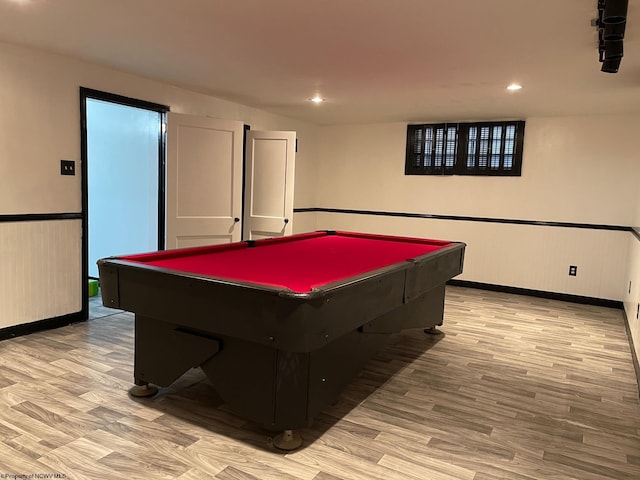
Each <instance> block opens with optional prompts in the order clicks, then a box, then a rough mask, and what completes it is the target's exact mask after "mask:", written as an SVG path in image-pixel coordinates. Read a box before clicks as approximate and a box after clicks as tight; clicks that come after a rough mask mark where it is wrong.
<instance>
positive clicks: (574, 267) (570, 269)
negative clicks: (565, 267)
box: [569, 265, 578, 277]
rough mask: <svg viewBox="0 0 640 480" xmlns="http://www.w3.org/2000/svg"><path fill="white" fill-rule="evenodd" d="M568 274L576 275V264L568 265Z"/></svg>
mask: <svg viewBox="0 0 640 480" xmlns="http://www.w3.org/2000/svg"><path fill="white" fill-rule="evenodd" d="M569 275H570V276H571V277H575V276H576V275H578V266H577V265H569Z"/></svg>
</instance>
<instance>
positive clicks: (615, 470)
mask: <svg viewBox="0 0 640 480" xmlns="http://www.w3.org/2000/svg"><path fill="white" fill-rule="evenodd" d="M92 312H93V317H94V318H93V319H92V320H90V321H89V322H85V323H81V324H75V325H71V326H68V327H64V328H60V329H57V330H53V331H48V332H42V333H37V334H32V335H29V336H25V337H20V338H15V339H11V340H5V341H2V342H0V474H14V475H15V474H17V475H30V474H59V477H58V478H64V477H66V478H70V479H109V478H129V479H155V478H158V479H181V480H187V479H188V480H195V479H198V480H203V479H217V480H237V479H274V480H275V479H277V480H287V479H305V480H336V479H345V480H346V479H349V480H360V479H361V480H370V479H385V480H392V479H402V480H407V479H420V480H426V479H433V480H453V479H458V480H495V479H520V480H531V479H535V480H538V479H553V480H557V479H580V480H589V479H616V480H622V479H635V480H637V479H639V478H640V403H639V401H638V385H637V384H636V377H635V374H634V371H633V364H632V357H631V352H630V350H629V343H628V340H627V338H626V332H625V328H624V323H623V317H622V312H621V311H618V310H613V309H607V308H601V307H593V306H584V305H575V304H570V303H564V302H559V301H552V300H544V299H536V298H529V297H524V296H517V295H510V294H502V293H495V292H486V291H481V290H473V289H466V288H461V287H449V288H448V290H447V297H446V311H445V325H444V326H443V328H442V331H443V332H444V334H443V335H440V336H430V335H425V334H424V333H422V332H421V331H420V330H412V331H408V332H405V333H403V334H401V335H398V336H396V337H394V338H393V339H392V341H391V342H390V344H389V346H388V347H387V348H385V349H384V350H383V351H381V352H380V353H379V354H378V355H377V356H376V357H375V358H374V359H373V360H372V361H371V362H370V363H369V364H368V366H367V367H366V368H365V370H364V371H363V372H362V373H361V375H359V376H358V377H357V378H356V379H355V380H354V381H353V382H352V383H351V385H350V386H349V387H348V388H347V389H346V390H345V391H344V393H343V394H342V396H341V397H340V400H339V401H338V402H337V403H336V404H335V405H334V406H332V407H331V408H329V409H327V410H326V411H325V412H324V413H322V414H321V415H320V416H319V417H318V418H317V420H316V422H315V423H314V425H313V427H312V428H309V429H306V430H302V431H301V433H302V436H303V438H304V440H305V445H304V447H303V448H302V449H300V450H298V451H296V452H292V453H288V454H285V453H280V452H277V451H276V450H274V449H273V448H272V447H271V446H270V445H269V442H268V435H269V432H266V431H264V430H263V429H262V428H260V427H259V426H256V425H254V424H251V423H249V422H246V421H245V420H243V419H241V418H238V417H236V416H234V415H232V414H231V413H229V412H228V410H227V409H226V408H225V406H224V405H223V404H222V403H221V401H220V399H219V398H218V397H217V396H216V393H215V390H214V388H213V386H212V385H211V384H210V383H209V381H208V380H207V379H206V378H205V377H204V375H203V374H202V373H201V372H200V371H199V370H193V371H191V372H189V373H188V374H187V375H185V376H184V377H182V378H181V379H180V380H179V381H178V382H176V384H174V385H172V386H171V387H170V388H168V389H162V390H161V392H160V394H159V395H158V396H156V397H154V398H152V399H143V400H133V399H131V398H130V397H129V396H128V395H127V389H128V388H129V387H130V386H131V381H132V370H133V365H132V364H133V351H132V345H133V316H132V315H131V314H129V313H124V312H115V311H113V310H110V309H104V308H103V307H100V306H95V308H93V309H92ZM114 312H115V313H114ZM41 478H44V477H41Z"/></svg>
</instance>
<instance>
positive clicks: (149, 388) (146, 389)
mask: <svg viewBox="0 0 640 480" xmlns="http://www.w3.org/2000/svg"><path fill="white" fill-rule="evenodd" d="M156 393H158V387H156V386H155V385H150V384H149V383H148V382H143V381H139V380H136V384H135V385H134V386H133V387H131V388H130V389H129V394H130V395H131V396H132V397H152V396H154V395H155V394H156Z"/></svg>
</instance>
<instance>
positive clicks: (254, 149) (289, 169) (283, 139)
mask: <svg viewBox="0 0 640 480" xmlns="http://www.w3.org/2000/svg"><path fill="white" fill-rule="evenodd" d="M245 148H246V157H247V158H246V162H247V163H246V169H245V215H244V229H243V231H244V233H243V236H244V239H245V240H256V239H260V238H270V237H281V236H283V235H291V233H292V232H293V224H292V220H293V183H294V182H293V181H294V174H295V172H294V168H295V150H296V132H260V131H252V130H249V131H248V132H247V140H246V147H245Z"/></svg>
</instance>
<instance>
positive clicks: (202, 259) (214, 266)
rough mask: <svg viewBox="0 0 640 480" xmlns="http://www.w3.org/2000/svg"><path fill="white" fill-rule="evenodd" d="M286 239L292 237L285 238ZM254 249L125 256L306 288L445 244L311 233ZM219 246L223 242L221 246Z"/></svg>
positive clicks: (158, 264) (187, 269) (192, 270)
mask: <svg viewBox="0 0 640 480" xmlns="http://www.w3.org/2000/svg"><path fill="white" fill-rule="evenodd" d="M289 238H295V236H294V237H289ZM258 245H259V246H257V247H253V248H241V247H238V248H224V247H223V248H216V247H205V248H198V249H192V250H190V251H185V252H184V254H180V251H176V252H175V253H173V252H166V253H165V252H162V253H157V254H151V255H137V256H131V257H124V258H123V259H124V260H133V261H136V262H142V263H145V264H147V265H152V266H156V267H162V268H167V269H172V270H179V271H182V272H189V273H196V274H203V275H210V276H214V277H220V278H225V279H230V280H240V281H245V282H252V283H258V284H263V285H270V286H275V287H283V288H289V289H291V290H293V291H295V292H309V291H311V290H312V289H313V288H314V287H319V286H322V285H326V284H328V283H332V282H335V281H338V280H343V279H346V278H349V277H353V276H357V275H361V274H363V273H366V272H370V271H373V270H376V269H379V268H382V267H386V266H389V265H393V264H395V263H398V262H403V261H405V260H407V259H410V258H415V257H419V256H421V255H424V254H426V253H429V252H432V251H434V250H438V249H440V248H442V247H443V246H446V245H448V243H446V242H439V241H426V240H418V239H406V238H397V239H393V237H377V236H375V235H360V234H348V233H345V234H339V235H324V234H319V235H318V234H314V235H309V236H306V237H304V238H303V239H298V240H292V241H278V240H276V241H273V242H268V241H267V242H263V244H262V245H261V244H260V242H258ZM221 247H222V246H221Z"/></svg>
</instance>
